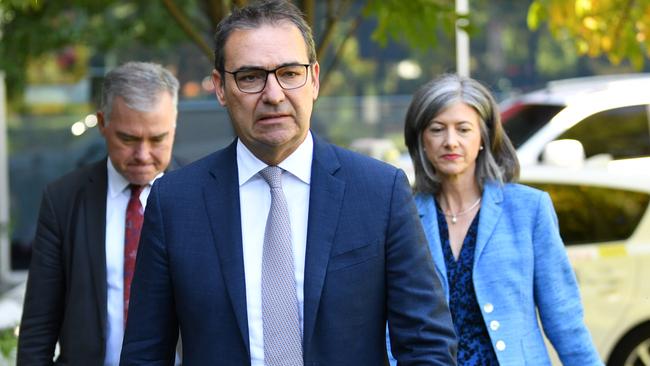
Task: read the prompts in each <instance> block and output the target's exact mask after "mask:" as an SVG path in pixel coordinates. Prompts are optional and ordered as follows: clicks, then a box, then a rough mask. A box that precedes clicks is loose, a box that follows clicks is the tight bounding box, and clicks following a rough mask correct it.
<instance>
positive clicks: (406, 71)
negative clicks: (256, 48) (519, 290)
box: [0, 0, 650, 365]
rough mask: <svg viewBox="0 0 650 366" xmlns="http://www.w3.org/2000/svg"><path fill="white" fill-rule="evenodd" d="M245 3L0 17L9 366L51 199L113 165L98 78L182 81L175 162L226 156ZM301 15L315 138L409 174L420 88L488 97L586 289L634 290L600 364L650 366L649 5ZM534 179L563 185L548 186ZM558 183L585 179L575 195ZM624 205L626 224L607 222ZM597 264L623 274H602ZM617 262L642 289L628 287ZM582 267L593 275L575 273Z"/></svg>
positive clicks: (340, 3)
mask: <svg viewBox="0 0 650 366" xmlns="http://www.w3.org/2000/svg"><path fill="white" fill-rule="evenodd" d="M245 3H247V1H245V0H161V1H144V0H130V1H129V0H121V1H116V0H66V1H53V0H49V1H48V0H0V293H2V292H4V296H2V297H0V299H2V300H5V301H4V302H3V301H2V300H0V314H5V316H4V318H3V317H2V316H0V330H2V329H8V330H7V331H4V332H2V331H0V365H1V364H2V362H3V361H2V357H3V355H6V356H7V357H10V354H11V352H12V351H11V349H12V345H13V344H14V342H15V336H14V335H13V329H14V327H15V325H16V324H17V321H18V320H19V314H20V307H21V306H22V297H21V289H20V286H18V287H17V288H16V285H20V284H22V283H23V282H24V280H25V278H26V269H27V268H28V266H29V259H30V253H31V241H32V240H33V236H34V232H35V226H36V217H37V215H38V206H39V203H40V198H41V191H42V189H43V187H44V185H45V184H46V183H47V182H49V181H52V180H53V179H55V178H57V177H59V176H61V175H63V174H64V173H65V172H67V171H70V170H72V169H74V168H76V167H78V166H80V165H83V164H86V163H89V162H92V161H95V160H97V159H99V158H102V157H103V156H104V155H105V154H106V153H105V147H104V145H103V140H102V139H101V138H100V136H99V133H98V131H97V128H96V122H97V121H96V118H95V117H94V113H95V111H96V108H97V101H98V98H99V91H100V86H101V83H102V78H103V76H104V74H105V73H106V72H107V71H109V70H110V69H112V68H113V67H115V66H117V65H119V64H121V63H123V62H126V61H131V60H140V61H154V62H158V63H162V64H163V65H165V66H166V67H167V68H169V69H170V70H172V72H173V73H174V74H175V75H176V76H177V77H178V79H179V80H180V82H181V91H180V93H181V95H180V101H179V117H178V127H177V128H178V129H177V136H176V143H175V146H174V153H175V154H176V155H178V156H179V157H181V158H183V159H185V160H188V161H191V160H194V159H197V158H199V157H201V156H204V155H206V154H208V153H210V152H212V151H214V150H216V149H218V148H221V147H223V146H225V145H226V144H228V143H229V142H230V141H232V139H233V132H232V129H231V127H230V122H229V120H228V117H227V113H226V111H225V110H224V109H223V108H221V107H220V106H219V104H218V102H217V101H216V99H215V97H214V94H213V85H212V82H211V80H210V73H211V71H212V66H211V65H212V58H213V56H212V52H213V51H212V32H213V30H214V27H215V26H216V24H217V23H218V22H219V20H220V19H221V18H222V17H223V16H224V15H226V14H228V12H229V11H230V9H231V8H232V7H233V6H237V5H242V4H245ZM295 3H296V5H298V6H299V7H300V8H301V9H302V10H303V11H304V13H305V16H306V19H307V21H308V22H309V23H310V24H311V26H312V28H313V31H314V37H315V39H316V45H317V53H318V58H319V61H320V65H321V93H320V97H319V99H318V101H317V103H316V107H315V109H314V111H315V112H314V115H313V119H312V128H313V130H314V131H315V132H316V133H317V134H319V135H321V136H322V137H324V138H326V139H327V140H329V141H332V142H334V143H336V144H339V145H341V146H346V147H350V148H352V149H355V150H358V151H360V152H363V153H366V154H369V155H371V156H373V157H376V158H379V159H382V160H385V161H388V162H390V163H393V164H396V165H398V166H400V167H403V168H404V169H405V170H406V171H407V173H408V172H409V169H410V165H409V164H410V163H409V159H408V156H407V155H406V154H405V153H406V151H405V147H404V143H403V136H402V130H403V118H404V114H405V111H406V108H407V106H408V103H409V102H410V99H411V94H412V93H413V92H414V91H415V90H416V89H417V87H418V86H420V85H422V84H423V83H425V82H426V81H428V80H430V79H431V78H433V77H435V76H436V75H439V74H440V73H443V72H459V73H461V74H464V75H470V76H472V77H474V78H476V79H479V80H481V81H482V82H484V83H485V84H486V85H487V86H488V87H489V88H490V89H491V90H492V91H493V92H494V94H495V95H496V96H497V98H498V100H499V102H500V103H501V105H502V110H503V119H504V123H505V127H506V129H507V130H508V133H509V135H510V136H511V137H512V139H513V141H514V142H515V144H516V147H517V148H518V152H519V154H520V158H521V159H522V163H524V165H526V166H536V167H535V169H532V168H531V169H524V174H522V179H523V180H524V182H527V183H529V184H534V185H538V186H540V187H542V188H544V189H545V190H548V191H549V192H551V193H552V196H553V199H554V202H555V204H556V207H558V214H559V215H560V224H561V228H562V229H563V230H565V231H563V237H564V238H565V241H567V248H568V250H569V251H570V256H571V259H572V263H574V266H575V268H576V273H577V274H578V276H579V279H581V278H582V281H581V286H584V283H585V278H587V279H591V282H590V283H594V284H598V283H602V282H603V281H605V282H607V283H608V284H609V285H611V283H612V281H614V280H612V278H613V277H612V276H614V275H612V276H610V277H607V278H605V279H602V278H600V277H598V278H595V277H593V276H595V273H600V274H602V273H605V272H607V271H609V272H607V273H610V272H612V271H613V272H616V273H615V276H618V277H616V279H618V280H620V281H626V282H625V283H626V284H622V285H618V282H616V283H615V284H614V285H613V286H614V289H618V288H626V289H627V288H628V287H630V288H632V289H629V290H626V292H625V293H624V294H621V293H618V294H616V295H615V296H614V298H613V300H611V299H610V297H611V293H609V292H608V293H607V294H605V295H603V293H602V292H599V291H601V290H602V289H596V290H593V293H594V295H593V297H594V298H595V299H597V300H594V301H600V300H598V299H602V298H606V297H607V296H610V297H607V299H610V300H611V301H610V305H611V304H614V305H615V306H614V305H612V306H611V307H610V308H617V309H619V310H617V311H621V310H620V308H621V307H624V308H625V309H627V310H626V311H627V312H628V313H629V312H632V313H635V314H636V313H639V314H638V315H635V316H634V319H628V320H627V321H622V320H621V318H620V317H618V318H616V317H613V319H614V320H613V322H614V323H617V324H618V325H617V326H618V328H617V329H616V330H613V328H612V327H614V325H613V324H601V323H603V322H602V321H598V323H599V325H598V326H596V325H594V326H593V327H594V328H591V329H595V328H596V327H597V328H598V332H600V333H603V334H608V335H607V336H605V335H603V336H602V339H601V338H598V337H597V336H595V338H598V342H599V345H598V347H599V351H600V352H601V354H602V355H603V359H604V360H610V361H611V362H619V361H618V359H617V358H613V359H612V357H613V356H612V355H613V354H614V355H617V354H619V353H622V354H624V355H625V357H623V356H621V357H623V358H624V359H625V360H626V361H625V362H628V361H629V362H631V363H620V364H621V365H623V364H625V365H628V364H629V365H637V364H639V365H650V360H648V357H646V358H645V361H639V360H643V359H642V358H641V356H638V357H636V358H633V359H629V360H628V358H629V357H628V356H629V355H633V354H634V352H636V351H638V352H643V351H644V350H646V351H647V350H648V349H650V310H649V311H646V312H645V313H644V312H643V311H637V310H634V309H636V307H634V306H636V305H629V304H636V303H639V302H641V303H640V304H639V306H645V307H646V308H647V309H650V299H649V298H648V296H647V295H645V297H644V298H641V300H639V298H638V297H635V296H636V295H634V294H635V293H640V290H639V287H638V286H641V282H643V281H640V280H639V278H641V277H640V276H642V275H643V276H644V275H645V274H642V273H640V272H638V271H640V269H638V271H637V269H635V268H637V267H635V266H633V265H630V264H629V263H628V262H625V261H626V260H629V259H626V258H629V257H630V253H635V254H634V261H638V260H639V259H638V258H639V257H640V258H642V259H641V260H644V261H646V262H638V266H639V268H640V267H643V266H644V264H643V263H647V261H648V253H649V252H650V250H647V251H646V249H644V248H647V247H648V246H650V244H649V243H648V238H650V235H649V234H648V233H650V224H644V222H646V221H648V220H650V219H649V218H648V217H647V216H648V215H647V214H646V209H647V206H648V201H649V199H648V197H650V193H649V192H650V184H648V185H646V184H636V185H630V184H626V183H629V182H637V183H639V182H648V180H646V178H645V177H644V176H643V174H641V175H642V177H637V176H636V175H632V176H629V177H628V175H626V174H628V173H629V174H632V173H635V174H636V173H638V172H639V171H643V170H646V171H647V169H645V168H638V167H639V166H638V165H635V166H634V167H631V165H629V164H628V165H625V163H629V162H630V161H632V162H639V159H641V160H643V158H644V157H646V156H649V155H650V132H649V131H650V118H649V117H648V116H649V107H648V106H649V105H650V77H649V76H648V74H644V73H647V72H650V62H649V61H650V56H649V55H650V54H649V50H650V47H649V46H650V0H636V1H633V0H570V1H569V0H535V1H530V0H521V1H505V0H492V1H488V0H458V1H451V0H450V1H444V0H409V1H399V0H383V1H381V0H319V1H316V0H297V1H295ZM576 78H580V79H576ZM585 78H586V79H585ZM623 82H625V83H623ZM551 121H553V123H549V122H551ZM583 121H584V122H583ZM592 121H594V122H592ZM567 141H568V142H567ZM621 164H623V165H621ZM538 165H541V166H543V165H552V166H553V169H547V170H545V171H542V172H541V173H540V172H538V171H537V170H536V169H537V168H539V167H537V166H538ZM558 167H560V169H565V170H560V171H559V172H558V170H557V169H555V168H558ZM614 168H617V169H618V170H617V171H616V173H612V169H614ZM566 169H571V171H572V172H575V171H576V170H579V173H577V177H576V178H571V174H573V173H571V174H569V173H566V172H567V170H566ZM592 169H597V170H600V171H601V172H599V173H591V170H592ZM528 172H530V173H528ZM612 176H613V177H612ZM586 177H588V178H586ZM561 178H564V180H563V179H561ZM560 185H561V186H570V187H577V189H578V191H579V192H583V193H584V192H586V191H587V190H588V187H592V186H593V187H601V188H602V189H604V191H603V190H602V189H601V190H596V191H597V194H596V197H603V196H608V197H616V199H600V200H598V199H594V198H590V197H588V195H587V194H586V193H584V194H583V196H584V197H586V198H584V197H583V196H580V197H583V198H584V199H586V200H587V201H581V200H578V199H577V198H576V197H578V195H577V194H575V193H567V192H566V191H563V190H562V189H561V188H560V187H559V186H560ZM603 187H604V188H603ZM607 189H609V191H607ZM612 191H621V192H632V193H633V194H632V193H631V194H630V195H628V196H631V197H632V198H629V199H628V198H626V197H628V196H625V195H624V194H621V195H613V194H610V193H609V192H612ZM553 192H555V193H553ZM603 192H604V193H603ZM581 199H582V198H581ZM585 202H586V203H585ZM617 202H619V203H620V205H619V206H622V207H619V208H612V207H611V205H616V204H617ZM599 203H602V204H603V205H608V206H603V207H599V206H598V204H599ZM585 207H589V208H588V209H585ZM617 207H618V206H617ZM585 210H586V211H585ZM598 210H602V212H609V213H610V215H609V216H607V218H608V220H609V219H611V220H610V221H606V222H601V221H594V220H597V219H598V220H602V217H600V216H598V215H593V213H594V212H600V211H598ZM576 212H582V214H578V215H576ZM589 214H592V215H591V216H598V217H594V218H591V219H588V218H587V216H590V215H589ZM576 217H577V218H580V220H578V219H576ZM589 220H591V221H589ZM622 220H623V221H624V222H623V221H622ZM626 220H627V221H626ZM623 224H625V225H627V226H625V228H624V229H620V230H614V231H615V233H605V234H603V235H600V236H597V235H596V236H594V235H592V236H590V235H589V234H594V233H596V232H597V231H594V228H595V227H607V226H610V227H615V228H617V227H619V226H618V225H623ZM590 225H591V226H590ZM644 225H645V226H644ZM598 232H602V230H601V231H598ZM603 243H605V244H603ZM639 243H640V244H639ZM603 245H605V246H603ZM603 248H606V249H603ZM611 248H614V249H611ZM616 248H624V249H616ZM629 248H635V249H632V250H630V249H629ZM594 253H595V254H594ZM603 253H605V254H603ZM612 253H614V254H612ZM621 253H622V254H621ZM639 253H641V254H639ZM643 253H645V254H643ZM603 258H614V259H613V260H614V261H615V262H616V263H614V264H608V265H607V266H606V267H607V269H606V270H605V271H604V270H603V268H604V267H603V264H602V263H603V261H602V259H603ZM621 258H623V259H621ZM596 260H598V261H597V262H595V261H596ZM620 261H623V262H622V263H628V264H624V265H623V267H625V268H627V270H628V271H632V272H629V273H628V272H625V273H623V274H621V273H619V272H620V270H619V269H620V267H621V262H620ZM586 262H589V263H591V264H590V265H591V266H593V265H594V264H593V263H597V266H596V269H584V270H583V269H581V267H580V266H581V265H582V264H581V263H586ZM635 263H636V262H635ZM590 268H591V267H590ZM612 268H613V269H612ZM581 271H584V273H585V274H581V273H582V272H581ZM617 271H619V272H617ZM648 275H650V274H648ZM590 276H592V277H590ZM615 276H614V277H615ZM619 277H620V278H623V279H622V280H621V279H620V278H619ZM646 278H647V277H646ZM618 280H617V281H618ZM630 281H633V283H634V284H630ZM626 286H627V287H626ZM609 288H610V290H608V291H610V292H611V291H613V290H611V286H610V287H609ZM644 289H647V287H644ZM582 291H583V295H584V294H585V292H587V293H589V291H592V290H590V289H584V288H582ZM603 291H605V290H603ZM644 291H645V290H644ZM645 293H646V294H647V293H650V291H646V292H645ZM616 296H618V297H616ZM644 299H645V300H644ZM644 301H645V302H644ZM626 304H627V305H626ZM598 306H600V305H598ZM625 306H627V307H625ZM610 308H607V309H610ZM599 309H600V310H593V311H592V310H589V309H587V316H591V317H593V318H594V319H597V318H601V317H602V316H603V314H602V313H600V312H601V311H605V310H603V309H605V308H599ZM631 309H632V310H631ZM6 314H10V315H6ZM16 319H18V320H16ZM594 322H596V321H594ZM590 327H591V325H590ZM619 328H620V329H619ZM592 332H594V330H592ZM600 333H599V334H600ZM637 334H644V335H645V334H647V335H648V336H638V335H637ZM626 337H627V338H626ZM644 342H645V343H644ZM621 347H622V348H621ZM644 347H645V348H644ZM621 349H622V351H621ZM628 349H629V350H628ZM617 352H618V353H617ZM639 354H641V353H639ZM623 358H621V359H623ZM630 360H631V361H630ZM7 362H10V361H7ZM611 362H610V363H609V364H610V365H614V364H616V363H611ZM635 362H645V363H635Z"/></svg>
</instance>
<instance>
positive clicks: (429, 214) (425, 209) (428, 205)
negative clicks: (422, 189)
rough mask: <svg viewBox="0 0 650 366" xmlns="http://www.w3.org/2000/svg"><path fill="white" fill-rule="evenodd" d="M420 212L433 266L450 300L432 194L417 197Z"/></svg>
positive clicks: (421, 194)
mask: <svg viewBox="0 0 650 366" xmlns="http://www.w3.org/2000/svg"><path fill="white" fill-rule="evenodd" d="M415 202H416V203H417V207H418V212H419V214H420V221H421V222H422V228H423V229H424V233H425V235H426V237H427V242H428V243H429V249H430V250H431V257H432V258H433V264H434V265H435V266H436V271H437V272H438V276H440V281H441V282H442V286H443V288H444V289H445V295H446V297H447V299H449V287H448V286H447V283H448V282H447V266H446V265H445V257H444V255H443V253H442V245H441V243H440V230H438V213H437V212H436V203H435V201H434V199H433V195H432V194H423V193H420V194H417V195H416V196H415Z"/></svg>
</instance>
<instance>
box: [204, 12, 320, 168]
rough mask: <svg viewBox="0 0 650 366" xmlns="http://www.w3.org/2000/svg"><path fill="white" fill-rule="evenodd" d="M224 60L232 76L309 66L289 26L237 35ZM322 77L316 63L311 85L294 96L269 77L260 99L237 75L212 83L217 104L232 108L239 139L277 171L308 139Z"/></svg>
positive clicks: (302, 44)
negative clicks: (242, 87) (242, 88)
mask: <svg viewBox="0 0 650 366" xmlns="http://www.w3.org/2000/svg"><path fill="white" fill-rule="evenodd" d="M224 54H225V64H224V65H225V69H226V70H227V71H230V72H237V71H240V70H244V69H250V68H261V69H266V70H272V69H275V68H277V67H279V66H283V65H291V64H308V63H309V57H308V54H307V46H306V44H305V41H304V40H303V38H302V35H301V33H300V31H299V30H298V28H297V27H296V26H295V25H293V24H291V23H288V22H283V23H280V24H273V25H268V24H267V25H262V26H260V27H259V28H255V29H239V30H235V31H233V32H232V33H231V34H230V36H229V37H228V39H227V41H226V44H225V47H224ZM318 73H319V66H318V63H315V64H313V65H312V66H310V67H309V70H308V74H307V82H306V83H305V85H304V86H302V87H300V88H297V89H291V90H285V89H283V88H282V87H281V86H280V85H279V84H278V80H277V79H276V77H275V76H274V75H273V74H269V75H268V78H267V81H266V86H265V87H264V89H263V90H262V91H261V92H259V93H256V94H247V93H243V92H241V91H240V90H239V88H238V87H237V85H236V83H235V79H234V76H233V75H232V74H229V73H223V75H222V74H220V73H219V72H217V71H216V70H215V71H213V73H212V78H213V81H214V84H215V87H216V94H217V99H219V102H220V103H221V104H222V105H223V106H225V107H226V108H228V113H229V115H230V119H231V121H232V123H233V127H234V129H235V132H236V133H237V136H238V137H239V138H240V140H241V141H242V142H243V143H244V145H246V147H248V149H249V150H251V152H253V154H255V156H257V157H258V158H259V159H260V160H262V161H264V162H266V163H267V164H271V165H275V164H277V163H279V162H281V161H282V160H284V159H285V158H286V157H287V156H289V155H290V154H291V153H292V152H293V151H295V150H296V148H297V147H298V146H299V145H300V144H301V143H302V142H303V141H304V139H305V137H306V136H307V132H308V131H309V125H310V122H309V121H310V118H311V111H312V107H313V104H314V101H315V100H316V98H317V97H318V88H319V82H318Z"/></svg>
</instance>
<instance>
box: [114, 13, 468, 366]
mask: <svg viewBox="0 0 650 366" xmlns="http://www.w3.org/2000/svg"><path fill="white" fill-rule="evenodd" d="M215 40H216V52H215V56H216V61H215V70H214V71H213V81H214V84H215V87H216V95H217V99H218V100H219V102H220V103H221V104H222V105H224V106H225V107H226V108H227V109H228V112H229V115H230V118H231V121H232V124H233V126H234V130H235V131H236V133H237V139H236V140H235V141H234V142H233V143H232V144H231V145H230V146H229V147H227V148H225V149H224V150H221V151H217V152H215V153H214V154H212V155H209V156H208V157H206V158H204V159H202V160H199V161H197V162H195V163H194V164H191V165H189V166H187V167H185V168H184V169H181V170H179V171H175V172H171V173H169V174H167V175H165V177H164V178H162V179H161V180H159V181H157V182H156V184H155V185H154V186H153V188H152V191H151V194H150V196H149V201H148V206H147V211H146V215H145V216H146V217H145V223H144V227H143V232H142V239H141V242H140V249H139V253H138V259H137V264H136V273H135V278H134V282H133V287H132V290H131V304H130V309H129V317H128V319H129V322H128V325H127V330H126V335H125V340H124V346H123V349H122V358H121V364H122V365H145V364H146V365H151V364H156V365H163V364H170V362H171V361H172V359H173V355H174V346H175V344H176V339H177V337H178V329H179V328H180V332H181V336H182V338H183V362H184V364H185V365H189V366H192V365H233V366H240V365H252V366H264V365H267V366H276V365H277V366H280V365H282V366H290V365H323V366H330V365H336V366H340V365H354V366H359V365H361V366H363V365H368V366H376V365H382V364H387V353H386V343H385V334H386V333H385V332H386V324H387V323H388V327H389V329H390V335H391V345H392V349H393V354H394V355H395V357H396V358H397V360H398V363H399V364H400V365H454V364H455V353H456V340H455V335H454V331H453V326H452V324H451V320H450V316H449V313H448V309H447V307H446V305H445V301H444V298H443V296H444V294H443V292H442V290H441V286H440V283H439V279H438V277H437V275H436V273H435V271H434V268H433V265H432V261H431V256H430V254H429V251H428V249H427V243H426V240H425V238H424V235H423V232H422V229H421V226H420V223H419V220H418V218H417V214H416V211H415V207H414V204H413V201H412V198H411V192H410V188H409V186H408V182H407V180H406V177H405V175H404V173H403V172H402V171H400V170H398V169H395V168H393V167H391V166H389V165H387V164H384V163H381V162H379V161H376V160H372V159H370V158H367V157H364V156H361V155H358V154H355V153H352V152H349V151H347V150H344V149H341V148H338V147H335V146H333V145H330V144H328V143H326V142H324V141H322V140H321V139H319V138H318V137H316V136H315V135H313V134H312V133H311V132H310V130H309V126H310V117H311V112H312V106H313V103H314V101H315V100H316V98H317V96H318V89H319V81H318V74H319V65H318V62H317V61H316V55H315V51H314V42H313V39H312V35H311V30H310V29H309V27H308V26H307V25H306V23H305V22H304V20H303V19H302V17H301V14H300V12H299V11H298V10H297V8H295V6H293V5H291V4H290V3H288V2H284V1H271V2H263V3H258V4H256V5H252V6H249V7H246V8H242V9H239V10H235V11H234V12H233V13H232V14H231V15H230V16H229V17H228V18H226V19H224V20H223V21H222V22H221V23H220V24H219V26H218V27H217V31H216V36H215Z"/></svg>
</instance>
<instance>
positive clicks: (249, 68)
mask: <svg viewBox="0 0 650 366" xmlns="http://www.w3.org/2000/svg"><path fill="white" fill-rule="evenodd" d="M312 65H313V63H308V64H299V63H295V64H294V63H291V64H286V65H281V66H278V67H276V68H275V69H271V70H267V69H263V68H261V67H246V68H242V69H239V70H237V71H228V70H226V69H225V68H224V69H223V70H221V71H223V72H225V73H227V74H230V75H232V77H233V80H234V81H235V85H237V89H238V90H239V91H240V92H242V93H245V94H259V93H261V92H262V91H264V88H266V84H267V83H268V81H269V74H273V76H275V81H277V82H278V85H279V86H280V88H282V89H284V90H294V89H300V88H302V87H303V86H305V85H307V80H308V79H309V69H310V66H312ZM290 66H303V67H305V70H306V71H307V73H306V75H305V81H304V82H303V83H302V85H300V86H296V87H293V88H285V87H284V86H282V83H281V82H280V79H278V74H277V71H278V70H280V69H282V68H285V67H290ZM244 71H264V72H266V75H265V77H264V85H263V86H262V88H261V89H260V90H258V91H256V92H249V91H243V90H242V89H241V87H240V86H239V83H238V82H237V74H238V73H240V72H244Z"/></svg>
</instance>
